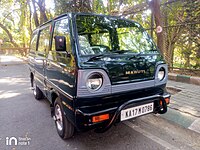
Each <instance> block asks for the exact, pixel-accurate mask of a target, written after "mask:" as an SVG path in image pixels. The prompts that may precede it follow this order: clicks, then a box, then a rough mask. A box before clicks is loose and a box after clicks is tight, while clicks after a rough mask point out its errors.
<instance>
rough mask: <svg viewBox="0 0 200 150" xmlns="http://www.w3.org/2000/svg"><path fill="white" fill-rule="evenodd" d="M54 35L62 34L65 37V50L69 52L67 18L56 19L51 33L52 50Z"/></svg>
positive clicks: (53, 47)
mask: <svg viewBox="0 0 200 150" xmlns="http://www.w3.org/2000/svg"><path fill="white" fill-rule="evenodd" d="M56 36H63V37H65V39H66V51H68V52H71V51H72V49H71V41H70V31H69V23H68V19H67V18H65V19H63V20H59V21H56V23H55V27H54V33H53V42H52V50H53V51H55V38H54V37H56Z"/></svg>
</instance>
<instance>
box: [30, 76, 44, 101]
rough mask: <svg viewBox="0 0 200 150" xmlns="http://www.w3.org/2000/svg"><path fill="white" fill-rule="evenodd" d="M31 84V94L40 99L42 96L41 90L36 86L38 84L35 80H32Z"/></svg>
mask: <svg viewBox="0 0 200 150" xmlns="http://www.w3.org/2000/svg"><path fill="white" fill-rule="evenodd" d="M32 86H33V95H34V97H35V99H36V100H41V99H42V98H43V93H42V91H41V90H40V89H39V88H38V86H37V85H36V83H35V80H34V79H33V80H32Z"/></svg>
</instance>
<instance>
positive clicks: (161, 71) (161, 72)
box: [158, 67, 165, 81]
mask: <svg viewBox="0 0 200 150" xmlns="http://www.w3.org/2000/svg"><path fill="white" fill-rule="evenodd" d="M164 77H165V69H164V68H163V67H161V68H160V69H159V72H158V79H159V80H160V81H161V80H163V79H164Z"/></svg>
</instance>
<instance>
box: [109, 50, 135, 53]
mask: <svg viewBox="0 0 200 150" xmlns="http://www.w3.org/2000/svg"><path fill="white" fill-rule="evenodd" d="M129 51H131V50H114V51H111V52H112V53H118V54H124V53H126V52H129Z"/></svg>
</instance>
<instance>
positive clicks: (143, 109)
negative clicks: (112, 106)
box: [121, 103, 154, 121]
mask: <svg viewBox="0 0 200 150" xmlns="http://www.w3.org/2000/svg"><path fill="white" fill-rule="evenodd" d="M153 107H154V105H153V103H148V104H144V105H140V106H136V107H132V108H128V109H125V110H122V111H121V121H124V120H128V119H131V118H134V117H138V116H142V115H145V114H148V113H151V112H153Z"/></svg>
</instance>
